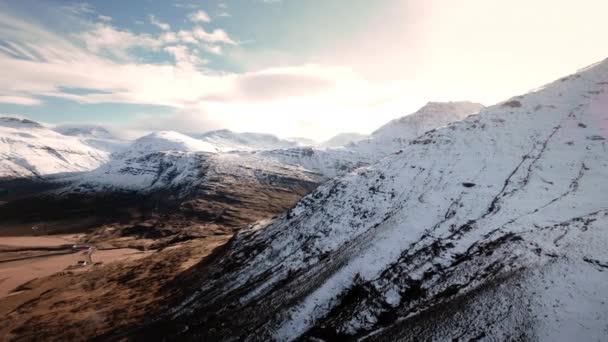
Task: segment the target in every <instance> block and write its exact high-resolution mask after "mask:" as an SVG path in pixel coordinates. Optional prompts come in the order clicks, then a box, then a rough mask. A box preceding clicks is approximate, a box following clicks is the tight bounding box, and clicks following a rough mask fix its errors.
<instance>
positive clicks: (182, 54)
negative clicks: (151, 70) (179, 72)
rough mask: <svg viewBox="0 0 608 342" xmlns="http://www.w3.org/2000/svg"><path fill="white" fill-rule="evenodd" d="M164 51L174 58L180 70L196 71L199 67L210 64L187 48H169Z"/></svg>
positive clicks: (181, 46)
mask: <svg viewBox="0 0 608 342" xmlns="http://www.w3.org/2000/svg"><path fill="white" fill-rule="evenodd" d="M164 50H165V51H166V52H168V53H170V54H171V55H172V56H173V58H174V59H175V63H176V66H177V67H178V68H182V69H195V68H196V67H197V66H199V65H202V64H206V63H208V61H206V60H203V59H201V58H199V57H198V56H196V55H193V54H191V53H190V50H189V49H188V47H187V46H183V45H177V46H168V47H165V48H164Z"/></svg>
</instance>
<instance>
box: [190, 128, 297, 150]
mask: <svg viewBox="0 0 608 342" xmlns="http://www.w3.org/2000/svg"><path fill="white" fill-rule="evenodd" d="M191 136H192V137H194V138H196V139H199V140H201V141H203V142H206V143H209V144H212V145H214V146H216V149H217V151H218V152H229V151H254V150H273V149H286V148H293V147H298V146H300V145H301V144H300V143H298V142H296V141H290V140H284V139H279V138H277V137H276V136H274V135H271V134H264V133H248V132H245V133H236V132H232V131H230V130H227V129H222V130H217V131H210V132H206V133H202V134H191Z"/></svg>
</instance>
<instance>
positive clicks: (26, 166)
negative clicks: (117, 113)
mask: <svg viewBox="0 0 608 342" xmlns="http://www.w3.org/2000/svg"><path fill="white" fill-rule="evenodd" d="M107 159H108V153H107V152H106V151H103V150H100V149H97V148H94V147H92V146H89V145H87V144H86V143H85V142H83V141H82V140H81V139H80V138H78V137H70V136H65V135H62V134H59V133H57V132H55V131H53V130H51V129H49V128H47V127H45V126H43V125H41V124H39V123H37V122H34V121H31V120H25V119H17V118H11V117H0V178H16V177H33V176H34V177H37V176H42V175H50V174H57V173H64V172H79V171H87V170H91V169H94V168H96V167H97V166H99V165H100V164H101V163H103V162H105V161H106V160H107Z"/></svg>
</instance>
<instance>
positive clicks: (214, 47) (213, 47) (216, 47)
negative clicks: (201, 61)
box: [204, 45, 224, 55]
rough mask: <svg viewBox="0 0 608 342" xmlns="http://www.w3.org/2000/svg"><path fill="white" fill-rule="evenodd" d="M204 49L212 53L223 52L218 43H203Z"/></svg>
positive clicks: (220, 53)
mask: <svg viewBox="0 0 608 342" xmlns="http://www.w3.org/2000/svg"><path fill="white" fill-rule="evenodd" d="M204 49H205V51H207V52H209V53H212V54H214V55H222V54H223V53H224V51H223V50H222V47H221V46H219V45H205V46H204Z"/></svg>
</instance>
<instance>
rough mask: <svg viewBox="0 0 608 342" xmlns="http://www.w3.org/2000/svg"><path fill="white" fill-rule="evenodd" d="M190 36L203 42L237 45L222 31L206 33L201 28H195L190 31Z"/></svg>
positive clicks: (216, 30)
mask: <svg viewBox="0 0 608 342" xmlns="http://www.w3.org/2000/svg"><path fill="white" fill-rule="evenodd" d="M192 34H193V35H194V37H196V38H197V39H199V40H202V41H204V42H209V43H226V44H231V45H237V43H236V42H235V41H234V40H232V38H230V36H229V35H228V33H226V31H224V30H222V29H215V30H213V31H212V32H207V31H205V29H203V28H202V27H200V26H197V27H195V28H194V30H192Z"/></svg>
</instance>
